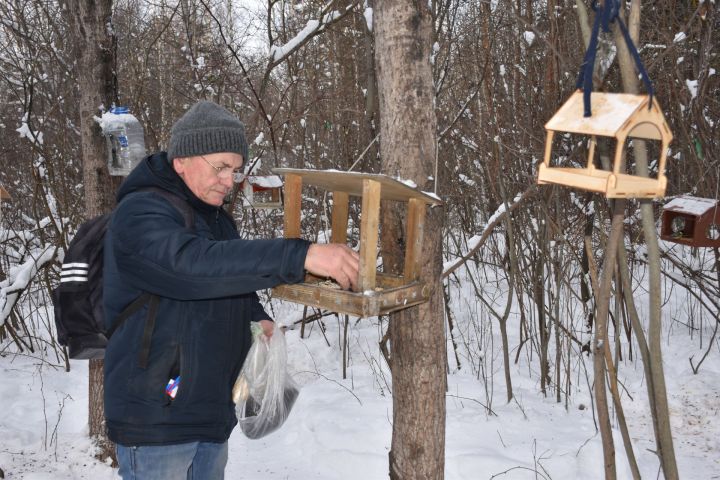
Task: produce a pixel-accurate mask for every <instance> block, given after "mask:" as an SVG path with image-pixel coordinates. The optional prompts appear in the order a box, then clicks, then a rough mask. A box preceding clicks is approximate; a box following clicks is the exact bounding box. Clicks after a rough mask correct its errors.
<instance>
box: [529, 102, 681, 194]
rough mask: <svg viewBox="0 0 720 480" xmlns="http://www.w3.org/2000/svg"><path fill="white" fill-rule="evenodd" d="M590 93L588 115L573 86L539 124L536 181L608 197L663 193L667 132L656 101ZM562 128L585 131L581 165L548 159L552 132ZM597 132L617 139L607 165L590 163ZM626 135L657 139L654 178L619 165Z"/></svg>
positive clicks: (582, 132)
mask: <svg viewBox="0 0 720 480" xmlns="http://www.w3.org/2000/svg"><path fill="white" fill-rule="evenodd" d="M590 98H591V106H592V116H591V117H584V116H583V113H584V108H583V92H582V91H581V90H578V91H577V92H575V93H574V94H573V95H572V96H571V97H570V98H569V99H568V101H567V102H565V104H564V105H563V106H562V107H561V108H560V110H558V111H557V113H555V115H554V116H553V117H552V118H551V119H550V121H548V122H547V124H546V125H545V129H546V130H547V139H546V142H545V158H544V160H543V163H542V164H540V167H539V169H538V183H539V184H545V183H554V184H558V185H566V186H569V187H573V188H579V189H582V190H589V191H592V192H599V193H604V194H605V196H607V197H608V198H660V197H663V196H664V195H665V188H666V186H667V179H666V178H665V162H666V157H667V151H668V147H669V145H670V142H671V141H672V138H673V136H672V132H670V127H669V126H668V124H667V122H666V121H665V117H664V116H663V114H662V112H661V111H660V106H659V104H658V103H657V101H656V100H655V99H654V98H653V99H652V108H648V105H649V102H650V101H651V100H650V97H649V96H647V95H630V94H624V93H602V92H593V93H592V95H591V97H590ZM562 132H564V133H574V134H581V135H586V136H589V137H590V139H589V152H588V159H587V164H586V166H585V168H568V167H553V166H551V165H550V161H551V156H552V144H553V137H554V136H555V134H556V133H562ZM597 137H609V138H614V139H615V140H616V142H617V145H616V148H615V153H614V160H613V170H612V171H609V170H602V169H598V168H595V166H594V164H593V159H594V155H595V147H596V145H597ZM628 138H638V139H649V140H656V141H660V142H662V146H661V150H660V159H659V161H658V175H657V178H648V177H641V176H636V175H630V174H627V173H625V171H621V167H622V166H623V164H624V162H623V160H624V158H623V156H624V154H625V142H626V140H627V139H628Z"/></svg>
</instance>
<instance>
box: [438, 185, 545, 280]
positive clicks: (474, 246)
mask: <svg viewBox="0 0 720 480" xmlns="http://www.w3.org/2000/svg"><path fill="white" fill-rule="evenodd" d="M534 191H535V186H534V185H533V186H531V187H530V188H528V189H527V190H525V192H523V193H522V194H518V195H517V196H516V197H515V198H514V199H513V201H512V203H511V204H508V205H507V208H506V207H505V204H504V203H503V204H502V205H500V206H499V207H498V209H497V210H496V211H495V213H494V214H493V215H492V217H490V219H489V220H488V223H487V225H485V228H483V231H482V233H481V234H479V235H473V236H472V238H470V240H468V252H467V253H466V254H464V255H463V256H461V257H459V258H456V259H455V260H451V261H449V262H445V264H444V265H443V273H442V277H441V278H446V277H447V276H448V275H450V274H451V273H453V272H454V271H455V270H457V269H458V268H459V267H460V266H461V265H462V264H463V263H465V262H467V261H468V260H469V259H470V257H472V256H473V255H475V252H477V251H478V250H480V247H482V246H483V244H484V243H485V241H486V240H487V239H488V237H489V236H490V234H491V233H492V231H493V230H494V229H495V227H496V226H497V225H498V224H499V223H500V222H501V221H502V220H503V219H504V218H505V215H507V214H508V213H509V212H512V211H513V210H515V209H516V208H517V207H519V206H520V205H521V204H523V203H524V202H525V200H527V199H528V198H529V197H530V195H531V194H532V192H534Z"/></svg>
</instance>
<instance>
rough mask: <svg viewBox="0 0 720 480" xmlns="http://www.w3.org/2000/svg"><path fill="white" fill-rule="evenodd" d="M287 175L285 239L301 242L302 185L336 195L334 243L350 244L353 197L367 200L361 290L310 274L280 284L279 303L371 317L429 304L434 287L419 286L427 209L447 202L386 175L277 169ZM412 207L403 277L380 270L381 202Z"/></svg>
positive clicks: (363, 215)
mask: <svg viewBox="0 0 720 480" xmlns="http://www.w3.org/2000/svg"><path fill="white" fill-rule="evenodd" d="M273 172H274V173H277V174H281V175H285V211H284V214H285V217H284V222H285V237H286V238H298V237H300V206H301V200H302V199H301V191H302V187H303V185H313V186H316V187H319V188H321V189H323V190H326V191H330V192H332V198H333V205H332V221H331V222H332V223H331V225H332V236H331V239H330V241H331V242H333V243H343V244H344V243H347V227H348V202H349V197H350V196H351V195H352V196H356V197H361V199H362V210H361V214H360V219H361V221H360V252H359V253H360V272H359V279H358V291H357V292H351V291H346V290H341V289H339V288H332V287H331V286H328V285H326V282H323V279H320V278H317V277H314V276H312V275H308V276H307V277H306V278H305V282H304V283H299V284H294V285H280V286H278V287H276V288H274V289H273V295H274V296H275V297H276V298H282V299H286V300H290V301H292V302H296V303H301V304H304V305H309V306H312V307H317V308H324V309H327V310H330V311H332V312H338V313H346V314H349V315H355V316H358V317H371V316H376V315H382V314H386V313H389V312H392V311H395V310H400V309H403V308H406V307H410V306H412V305H417V304H419V303H423V302H426V301H427V300H428V298H429V295H430V290H429V287H428V286H426V285H424V284H423V283H422V282H420V268H421V265H422V259H421V258H420V251H421V249H422V241H423V234H424V225H425V210H426V207H427V206H428V205H439V204H441V203H442V202H441V201H440V200H439V199H438V198H437V197H435V196H432V195H429V194H427V193H423V192H421V191H420V190H418V189H416V188H413V187H410V186H408V185H406V184H405V183H403V182H400V181H399V180H396V179H394V178H391V177H388V176H387V175H380V174H370V173H354V172H339V171H334V170H303V169H291V168H277V169H274V170H273ZM381 199H382V200H393V201H397V202H404V203H407V226H406V231H407V242H406V248H405V263H404V267H403V274H402V275H391V274H388V273H381V272H378V271H377V266H376V265H377V256H378V252H377V249H378V232H379V226H380V225H379V220H380V200H381Z"/></svg>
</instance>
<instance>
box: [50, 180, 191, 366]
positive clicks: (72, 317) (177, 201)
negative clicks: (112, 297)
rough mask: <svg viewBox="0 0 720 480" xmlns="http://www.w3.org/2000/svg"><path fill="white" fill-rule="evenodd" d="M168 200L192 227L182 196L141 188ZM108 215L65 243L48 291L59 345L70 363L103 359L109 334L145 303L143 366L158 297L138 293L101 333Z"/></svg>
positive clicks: (96, 218)
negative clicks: (55, 277) (53, 284)
mask: <svg viewBox="0 0 720 480" xmlns="http://www.w3.org/2000/svg"><path fill="white" fill-rule="evenodd" d="M140 191H152V192H155V193H158V194H159V195H161V196H162V197H164V198H165V199H167V200H168V201H169V202H170V203H171V204H172V205H173V206H174V207H175V208H177V209H178V210H179V211H180V213H182V215H183V218H184V219H185V227H186V228H192V226H193V210H192V208H191V207H190V205H188V203H187V202H186V201H185V200H183V199H182V198H180V197H178V196H177V195H174V194H172V193H170V192H168V191H167V190H163V189H161V188H152V187H151V188H145V189H142V190H140ZM111 217H112V212H111V213H106V214H105V215H100V216H97V217H95V218H92V219H90V220H88V221H87V222H85V223H83V224H82V225H80V228H79V229H78V231H77V233H76V234H75V237H74V238H73V239H72V241H71V242H70V245H69V247H68V250H67V252H66V254H65V260H64V261H63V265H62V272H61V273H60V285H58V287H57V288H55V289H54V290H53V292H52V301H53V305H54V310H55V326H56V327H57V334H58V342H60V345H64V346H66V347H68V355H69V356H70V358H74V359H99V358H104V356H105V347H107V341H108V339H109V338H110V336H111V335H112V334H113V332H114V331H115V330H116V329H117V328H118V327H119V326H120V325H121V324H122V323H123V322H124V321H125V320H126V319H127V318H128V317H130V316H131V315H133V314H134V313H135V312H137V311H138V310H140V309H141V308H142V307H143V306H145V305H146V304H149V308H148V316H147V321H146V324H145V331H144V334H143V348H142V349H141V354H140V357H141V358H140V362H141V364H145V365H147V357H148V356H149V352H150V339H151V336H152V330H153V328H154V325H155V314H156V309H157V303H158V301H159V298H158V297H157V296H156V295H151V294H150V293H143V294H142V295H140V296H139V297H138V298H136V299H135V300H134V301H133V302H132V303H130V304H129V305H128V306H126V307H125V308H124V309H123V311H122V312H120V314H119V315H118V317H117V318H116V319H115V320H114V322H113V324H112V327H111V328H110V329H109V330H106V329H105V321H104V314H103V299H102V297H103V245H104V243H105V232H106V231H107V226H108V223H109V222H110V218H111Z"/></svg>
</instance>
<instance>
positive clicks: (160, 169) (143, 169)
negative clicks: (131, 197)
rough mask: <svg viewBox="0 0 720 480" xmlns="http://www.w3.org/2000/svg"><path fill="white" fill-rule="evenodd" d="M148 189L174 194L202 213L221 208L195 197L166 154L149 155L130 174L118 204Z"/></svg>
mask: <svg viewBox="0 0 720 480" xmlns="http://www.w3.org/2000/svg"><path fill="white" fill-rule="evenodd" d="M148 187H156V188H162V189H163V190H167V191H169V192H171V193H174V194H175V195H177V196H179V197H180V198H182V199H184V200H185V201H187V202H188V203H189V204H190V205H192V206H193V207H194V208H195V209H197V210H198V211H200V212H203V211H204V212H215V211H217V210H218V208H220V207H216V206H214V205H209V204H207V203H205V202H203V201H202V200H200V199H199V198H198V197H196V196H195V194H194V193H193V192H192V190H190V189H189V188H188V186H187V185H186V184H185V181H184V180H183V179H182V178H180V176H179V175H178V174H177V172H175V169H174V168H172V165H171V164H170V162H168V158H167V153H166V152H157V153H154V154H152V155H148V156H147V157H145V158H144V159H143V160H142V161H141V162H140V163H139V164H138V165H137V166H136V167H135V168H134V169H133V170H132V171H131V172H130V175H128V176H127V178H126V179H125V181H123V183H122V185H120V189H119V190H118V193H117V203H118V204H119V203H120V201H121V200H122V199H123V198H124V197H125V196H126V195H128V194H130V193H133V192H136V191H138V190H141V189H144V188H148Z"/></svg>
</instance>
